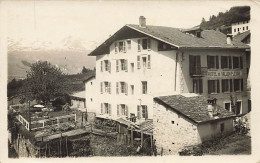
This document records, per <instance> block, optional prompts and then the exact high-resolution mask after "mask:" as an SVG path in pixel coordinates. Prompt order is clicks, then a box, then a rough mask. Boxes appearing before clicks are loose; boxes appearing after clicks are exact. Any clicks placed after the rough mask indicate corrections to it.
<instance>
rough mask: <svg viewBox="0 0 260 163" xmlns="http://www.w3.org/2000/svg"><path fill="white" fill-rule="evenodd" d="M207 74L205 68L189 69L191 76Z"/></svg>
mask: <svg viewBox="0 0 260 163" xmlns="http://www.w3.org/2000/svg"><path fill="white" fill-rule="evenodd" d="M207 72H208V68H207V67H196V66H195V67H190V75H191V76H206V75H207Z"/></svg>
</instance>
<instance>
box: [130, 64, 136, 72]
mask: <svg viewBox="0 0 260 163" xmlns="http://www.w3.org/2000/svg"><path fill="white" fill-rule="evenodd" d="M134 70H135V66H134V63H131V71H132V72H134Z"/></svg>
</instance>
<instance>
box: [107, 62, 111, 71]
mask: <svg viewBox="0 0 260 163" xmlns="http://www.w3.org/2000/svg"><path fill="white" fill-rule="evenodd" d="M108 71H109V72H111V61H108Z"/></svg>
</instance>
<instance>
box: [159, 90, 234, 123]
mask: <svg viewBox="0 0 260 163" xmlns="http://www.w3.org/2000/svg"><path fill="white" fill-rule="evenodd" d="M154 100H155V101H157V102H159V103H160V104H162V105H164V106H166V107H169V108H171V109H173V110H174V111H175V112H177V113H179V114H181V115H183V116H184V117H186V118H188V119H190V120H191V121H192V122H195V123H196V124H198V123H203V122H208V121H213V120H219V119H225V118H232V117H234V116H235V115H234V114H233V113H232V112H229V111H227V110H225V109H223V108H222V107H220V106H218V107H217V112H218V115H217V116H216V117H218V118H216V117H210V116H209V114H208V103H207V99H206V98H205V97H204V96H201V95H198V96H186V97H185V96H183V95H171V96H160V97H156V98H154Z"/></svg>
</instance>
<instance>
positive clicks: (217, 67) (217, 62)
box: [216, 56, 219, 69]
mask: <svg viewBox="0 0 260 163" xmlns="http://www.w3.org/2000/svg"><path fill="white" fill-rule="evenodd" d="M216 69H219V58H218V56H216Z"/></svg>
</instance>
